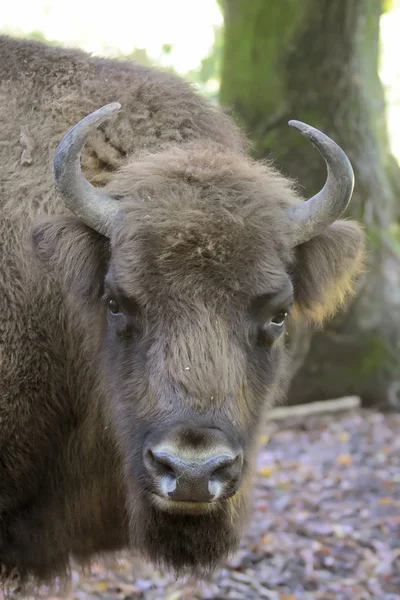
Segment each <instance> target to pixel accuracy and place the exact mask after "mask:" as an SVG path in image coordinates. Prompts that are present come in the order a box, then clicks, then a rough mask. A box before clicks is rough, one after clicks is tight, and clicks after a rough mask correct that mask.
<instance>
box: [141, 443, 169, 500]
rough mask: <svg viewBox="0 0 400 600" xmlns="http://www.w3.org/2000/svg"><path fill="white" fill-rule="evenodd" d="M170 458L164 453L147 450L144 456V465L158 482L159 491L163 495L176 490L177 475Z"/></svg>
mask: <svg viewBox="0 0 400 600" xmlns="http://www.w3.org/2000/svg"><path fill="white" fill-rule="evenodd" d="M172 462H173V461H172V460H171V456H170V455H169V454H167V453H164V452H153V451H152V450H151V449H149V450H148V451H147V453H146V456H145V464H146V467H147V469H148V471H150V472H151V473H153V475H154V476H155V478H156V479H157V480H158V481H159V484H160V487H161V491H162V492H163V494H165V495H167V494H168V495H169V494H172V493H173V492H174V491H175V489H176V481H177V474H176V471H175V470H174V468H173V466H172Z"/></svg>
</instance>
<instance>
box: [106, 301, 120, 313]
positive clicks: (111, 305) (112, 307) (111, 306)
mask: <svg viewBox="0 0 400 600" xmlns="http://www.w3.org/2000/svg"><path fill="white" fill-rule="evenodd" d="M107 307H108V310H109V311H110V313H111V314H112V315H118V314H119V313H120V312H121V309H120V307H119V305H118V302H117V301H116V300H114V298H110V299H109V300H108V302H107Z"/></svg>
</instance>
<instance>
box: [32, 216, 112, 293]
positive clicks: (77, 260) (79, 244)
mask: <svg viewBox="0 0 400 600" xmlns="http://www.w3.org/2000/svg"><path fill="white" fill-rule="evenodd" d="M31 239H32V243H33V246H34V251H35V253H36V255H37V256H38V258H39V259H40V260H41V261H42V262H43V263H45V264H46V265H47V267H48V268H49V269H50V270H51V271H52V272H53V273H54V275H55V277H56V278H57V279H58V280H60V283H61V286H62V288H63V290H64V291H65V293H66V294H73V295H74V296H78V297H79V298H80V299H81V300H83V301H84V302H86V303H88V302H93V301H96V300H97V299H98V298H99V297H100V296H101V295H102V293H103V285H104V277H105V272H106V267H107V262H108V259H109V242H108V239H107V238H105V237H104V236H102V235H100V234H99V233H97V232H96V231H94V230H93V229H90V227H88V226H87V225H85V224H84V223H83V222H82V221H80V220H79V219H78V218H76V217H49V218H47V219H45V220H44V221H42V222H41V223H38V224H37V225H35V226H34V227H33V229H32V235H31Z"/></svg>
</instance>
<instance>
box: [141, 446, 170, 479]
mask: <svg viewBox="0 0 400 600" xmlns="http://www.w3.org/2000/svg"><path fill="white" fill-rule="evenodd" d="M147 454H148V457H149V460H150V462H151V464H152V465H153V467H154V468H155V469H157V471H159V472H160V475H162V474H163V473H169V474H171V475H175V470H174V468H173V466H172V462H173V461H172V460H171V456H170V455H169V454H167V453H165V452H153V451H152V450H151V449H149V450H148V452H147Z"/></svg>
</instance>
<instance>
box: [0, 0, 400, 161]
mask: <svg viewBox="0 0 400 600" xmlns="http://www.w3.org/2000/svg"><path fill="white" fill-rule="evenodd" d="M393 4H394V7H393V8H392V10H390V11H388V12H386V13H385V14H384V15H383V16H382V19H381V38H382V44H381V66H380V74H381V78H382V81H383V84H384V86H385V90H386V95H387V101H388V127H389V134H390V139H391V143H392V148H393V152H394V154H395V155H396V156H397V158H398V160H400V6H399V4H400V2H399V1H397V2H396V1H395V2H394V3H393ZM222 23H223V19H222V15H221V12H220V9H219V7H218V4H217V2H216V0H114V1H113V2H110V1H109V2H104V3H103V2H99V1H98V0H69V1H68V2H66V1H65V0H12V1H11V2H4V3H2V7H1V11H0V31H1V32H2V33H9V34H12V35H20V36H27V35H30V36H33V37H38V38H41V39H46V40H48V41H51V42H58V43H59V44H62V45H65V46H76V47H80V48H83V49H84V50H86V51H88V52H92V53H94V54H97V55H102V56H122V55H127V56H132V57H133V58H136V59H137V60H140V61H141V62H147V63H149V64H151V63H154V64H160V65H163V66H164V67H171V68H173V69H174V70H175V71H177V72H178V73H180V74H181V75H183V76H185V77H187V78H188V79H191V80H192V81H194V82H195V83H197V84H198V85H199V88H200V90H201V91H202V92H204V93H206V94H208V95H211V96H216V94H217V93H218V85H219V82H218V64H219V48H220V39H221V35H220V34H221V26H222ZM204 59H206V60H204Z"/></svg>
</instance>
